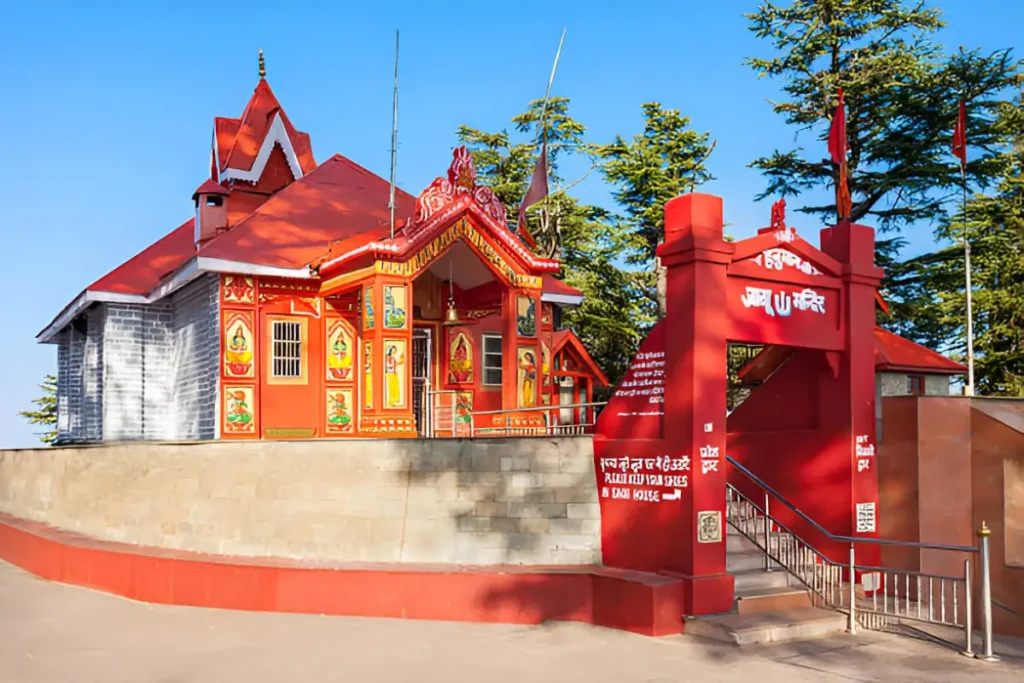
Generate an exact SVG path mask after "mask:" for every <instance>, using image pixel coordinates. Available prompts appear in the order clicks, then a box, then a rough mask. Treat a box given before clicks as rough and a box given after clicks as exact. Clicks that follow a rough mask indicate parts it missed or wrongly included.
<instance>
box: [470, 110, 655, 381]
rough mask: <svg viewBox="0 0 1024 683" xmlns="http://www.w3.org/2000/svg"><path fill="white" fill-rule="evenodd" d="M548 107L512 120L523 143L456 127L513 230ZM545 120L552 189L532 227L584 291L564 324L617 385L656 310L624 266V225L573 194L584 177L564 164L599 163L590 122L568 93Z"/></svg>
mask: <svg viewBox="0 0 1024 683" xmlns="http://www.w3.org/2000/svg"><path fill="white" fill-rule="evenodd" d="M542 109H543V102H542V101H541V100H536V101H533V102H531V103H530V104H529V105H528V108H527V110H526V111H525V112H523V113H522V114H520V115H518V116H516V117H514V118H513V119H512V123H513V125H514V126H515V129H514V132H515V134H516V135H517V137H518V138H519V139H520V140H522V141H520V142H514V141H513V139H512V135H510V133H509V132H508V131H507V130H502V131H499V132H496V133H489V132H485V131H480V130H477V129H474V128H470V127H469V126H465V125H463V126H460V127H459V129H458V131H457V132H456V136H457V137H458V139H459V142H460V143H461V144H464V145H466V146H467V148H468V149H469V151H470V153H471V154H472V156H473V161H474V164H475V166H476V169H477V178H478V182H480V183H482V184H486V185H488V186H490V187H491V189H492V190H494V193H495V194H496V195H497V196H498V198H499V199H500V200H501V201H502V202H503V203H504V204H505V206H506V208H507V209H508V211H509V220H510V227H514V224H515V221H516V220H517V215H518V211H519V203H520V202H521V201H522V198H523V195H524V194H525V192H526V188H527V186H528V184H529V182H530V178H531V176H532V174H533V169H534V166H535V164H536V162H537V154H538V153H539V149H540V146H539V143H538V141H539V139H540V135H539V130H538V126H539V123H540V121H541V120H542V116H541V114H542ZM543 120H544V122H545V128H546V132H547V141H548V145H547V150H548V172H549V187H550V190H551V194H550V195H549V197H548V198H547V199H546V200H542V201H540V202H538V203H537V204H536V205H535V206H533V207H531V208H530V209H529V210H528V211H527V213H526V221H527V227H528V229H529V230H530V233H531V234H532V235H533V236H534V238H535V239H536V240H537V243H538V251H539V252H540V253H541V254H543V255H545V256H549V257H553V258H558V259H559V260H560V261H561V262H562V273H561V275H560V277H562V278H563V279H564V280H565V282H566V283H567V284H569V285H571V286H573V287H576V288H578V289H579V290H581V291H582V292H583V294H584V301H583V303H582V304H581V305H580V306H578V307H576V308H573V309H569V310H567V311H566V315H565V318H564V322H565V324H566V325H567V326H568V327H570V328H571V329H572V330H573V331H574V332H575V333H576V334H577V335H578V336H579V337H580V339H581V341H582V342H583V343H584V345H585V346H586V348H587V350H588V351H589V352H590V353H591V355H592V356H593V358H594V360H595V361H596V362H597V364H598V365H599V366H600V367H601V369H602V370H604V372H605V374H606V375H608V377H609V379H610V380H611V381H612V382H613V383H614V382H617V381H618V379H619V378H620V377H621V376H622V374H623V373H624V372H625V370H626V368H627V367H628V365H629V362H630V361H631V360H632V357H633V354H634V353H635V352H636V349H637V347H638V346H639V343H640V341H641V340H642V338H643V334H644V333H645V330H646V327H649V323H650V311H648V310H645V308H644V305H643V304H644V300H643V298H642V297H639V296H637V294H636V292H635V291H634V290H635V284H634V280H633V276H632V274H631V273H629V272H628V271H626V270H624V269H623V268H621V267H620V266H619V258H618V257H619V255H620V254H621V253H622V252H623V250H624V248H625V247H624V246H623V243H624V237H623V235H622V233H621V230H620V227H619V226H618V224H617V223H616V222H614V221H611V220H609V214H608V212H607V211H606V210H604V209H603V208H601V207H598V206H592V205H587V204H581V203H580V202H579V201H578V200H577V199H575V198H574V197H572V196H571V195H570V194H569V192H568V191H569V190H570V189H571V188H572V186H573V185H575V182H578V180H577V181H574V182H571V183H568V184H566V183H565V180H564V178H563V177H562V176H561V174H560V172H559V167H560V162H561V161H563V160H564V159H567V158H569V157H571V156H577V157H580V158H583V159H585V160H586V161H587V162H588V163H589V164H591V168H593V167H594V166H593V164H594V162H595V158H594V150H593V148H592V147H591V146H590V145H589V144H587V143H586V142H585V140H584V134H585V132H586V131H585V128H584V126H583V125H582V124H580V123H579V122H577V121H575V120H574V119H573V118H572V117H571V116H570V115H569V100H568V99H566V98H556V97H552V98H551V99H550V100H549V101H548V108H547V114H546V116H544V117H543Z"/></svg>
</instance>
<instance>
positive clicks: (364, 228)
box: [198, 154, 416, 268]
mask: <svg viewBox="0 0 1024 683" xmlns="http://www.w3.org/2000/svg"><path fill="white" fill-rule="evenodd" d="M390 188H391V186H390V184H389V183H388V181H386V180H384V179H383V178H381V177H379V176H377V175H375V174H373V173H371V172H370V171H368V170H366V169H365V168H363V167H362V166H360V165H358V164H356V163H355V162H353V161H350V160H349V159H346V158H345V157H343V156H341V155H340V154H336V155H334V156H333V157H331V158H330V159H328V160H327V161H325V162H324V163H322V164H320V165H319V166H317V167H316V168H315V169H313V170H312V171H311V172H310V173H309V174H308V175H305V176H303V177H302V178H299V179H298V180H296V181H295V182H293V183H291V184H290V185H288V187H286V188H284V189H283V190H281V191H280V192H278V193H277V194H275V195H273V196H272V197H270V199H268V200H267V201H266V202H264V203H262V204H261V205H260V206H259V207H258V208H256V210H255V211H253V212H252V213H250V214H249V215H248V216H247V217H245V218H243V219H242V220H240V221H239V222H238V223H237V224H235V225H234V226H233V227H232V228H231V230H229V231H228V232H226V233H224V234H223V235H220V236H218V237H217V238H215V239H214V240H213V241H211V242H210V243H209V244H207V245H206V246H205V247H203V248H202V249H201V250H200V251H199V254H198V255H199V256H200V257H206V258H217V259H225V260H228V261H242V262H244V263H255V264H259V265H267V266H278V267H285V268H300V267H302V266H306V265H309V264H311V263H313V262H314V261H316V260H317V259H318V258H320V257H321V256H323V255H324V254H325V253H326V252H327V251H328V248H329V246H330V245H331V243H334V242H346V243H349V242H351V243H356V244H361V243H365V242H369V241H371V240H374V239H381V238H382V237H386V236H387V235H388V232H389V230H390V226H389V224H388V220H389V214H390V212H389V209H388V201H389V199H390ZM232 201H234V197H232V198H231V199H230V200H229V202H228V206H229V207H230V205H231V202H232ZM415 201H416V200H415V198H414V197H413V196H412V195H410V194H408V193H406V192H403V191H401V190H398V189H396V190H395V202H396V204H397V208H396V210H395V211H396V213H397V215H399V216H408V215H409V214H410V213H412V208H413V204H414V203H415ZM337 248H338V247H337V245H334V249H335V250H336V249H337Z"/></svg>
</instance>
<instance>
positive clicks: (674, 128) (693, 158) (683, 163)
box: [596, 102, 714, 265]
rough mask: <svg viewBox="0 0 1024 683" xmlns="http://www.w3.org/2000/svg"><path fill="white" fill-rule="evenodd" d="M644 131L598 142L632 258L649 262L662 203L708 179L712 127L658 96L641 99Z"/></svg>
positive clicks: (661, 228)
mask: <svg viewBox="0 0 1024 683" xmlns="http://www.w3.org/2000/svg"><path fill="white" fill-rule="evenodd" d="M642 106H643V111H644V132H643V133H641V134H639V135H637V136H635V137H634V138H633V139H632V140H630V141H629V142H627V141H625V140H623V139H622V137H621V136H620V137H616V138H615V141H614V142H613V143H612V144H610V145H600V146H599V147H597V149H596V151H597V154H598V155H599V156H600V157H601V158H602V159H603V160H604V166H603V168H602V171H603V172H604V175H605V178H607V179H608V182H610V183H611V184H612V185H613V186H615V194H614V196H615V201H616V202H618V204H619V206H621V207H622V209H623V212H624V214H625V216H624V220H625V224H626V227H627V230H628V232H629V234H630V238H631V243H630V247H631V251H630V253H629V255H628V256H629V260H630V262H631V263H636V264H643V265H650V264H651V263H652V262H653V261H654V257H655V250H656V249H657V248H658V244H659V243H660V242H661V240H662V237H663V236H664V228H665V203H666V202H668V201H669V200H670V199H672V198H674V197H677V196H679V195H680V194H683V193H684V192H693V191H694V190H695V189H696V188H697V187H698V186H700V185H703V184H704V183H706V182H708V181H709V180H712V179H713V178H712V177H711V173H710V172H708V170H707V167H706V162H707V159H708V156H710V154H711V150H712V149H713V148H714V143H711V144H708V140H709V139H710V137H711V134H710V133H698V132H696V131H693V130H691V129H690V127H689V126H690V119H689V118H688V117H686V116H683V115H682V114H680V113H679V111H678V110H675V109H663V108H662V106H661V104H659V103H658V102H647V103H645V104H643V105H642Z"/></svg>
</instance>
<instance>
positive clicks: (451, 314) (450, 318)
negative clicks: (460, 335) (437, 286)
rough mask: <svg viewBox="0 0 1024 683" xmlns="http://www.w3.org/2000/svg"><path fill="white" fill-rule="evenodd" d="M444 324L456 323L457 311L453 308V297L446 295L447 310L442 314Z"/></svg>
mask: <svg viewBox="0 0 1024 683" xmlns="http://www.w3.org/2000/svg"><path fill="white" fill-rule="evenodd" d="M444 324H445V325H458V324H459V312H458V311H457V310H455V299H453V298H452V297H448V312H447V313H445V316H444Z"/></svg>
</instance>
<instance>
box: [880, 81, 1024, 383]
mask: <svg viewBox="0 0 1024 683" xmlns="http://www.w3.org/2000/svg"><path fill="white" fill-rule="evenodd" d="M997 125H998V127H999V129H1000V131H1001V132H1003V133H1005V134H1006V135H1007V136H1008V137H1013V138H1014V139H1015V145H1014V146H1013V147H1012V148H1007V149H1005V150H1004V151H1002V152H1001V153H1000V154H998V156H997V157H996V159H995V162H996V163H997V164H998V165H999V168H1000V169H1001V170H1000V173H999V176H998V178H999V180H998V183H997V185H996V188H995V192H994V193H993V194H992V195H991V196H986V195H983V194H976V195H974V196H972V197H970V198H969V199H968V202H967V212H966V213H967V224H966V235H967V236H968V240H969V241H970V245H971V280H972V282H971V284H972V288H971V300H972V301H971V303H972V309H973V310H972V313H973V315H972V318H973V328H974V330H973V331H974V354H975V366H974V368H975V390H976V393H977V394H978V395H983V396H984V395H987V396H1014V397H1024V93H1022V95H1021V96H1020V98H1019V99H1018V100H1017V102H1016V106H1014V105H1013V104H1011V103H1005V104H1004V106H1003V107H1002V109H1001V114H1000V116H999V119H998V122H997ZM964 235H965V228H964V214H963V205H962V204H961V203H957V205H956V207H955V209H953V210H951V213H950V214H949V215H948V216H946V217H945V218H944V220H943V221H942V223H941V224H940V226H939V227H938V229H937V230H936V232H935V237H936V239H937V240H939V241H941V242H943V243H944V244H945V245H947V246H943V247H941V248H939V249H937V250H936V251H934V252H932V253H928V254H924V255H922V256H919V257H917V258H914V259H910V260H908V261H906V262H904V263H900V264H898V265H896V266H895V267H894V268H893V270H892V274H891V276H890V281H891V284H890V287H891V289H892V290H893V291H894V292H895V293H896V294H897V295H898V299H896V300H895V301H894V302H893V304H892V305H891V306H890V313H891V315H890V318H889V320H887V321H886V322H887V323H888V326H890V327H892V328H894V329H895V330H896V331H897V332H898V333H899V334H902V335H904V336H906V337H909V338H911V339H914V340H915V341H918V342H919V343H922V344H924V345H926V346H930V347H932V348H937V349H941V350H943V351H945V352H947V353H949V354H950V355H951V356H953V357H954V358H956V359H957V360H959V361H961V362H966V355H967V353H966V346H967V342H966V331H965V315H966V297H965V295H964V286H965V272H964V267H965V260H964V248H963V238H964Z"/></svg>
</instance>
